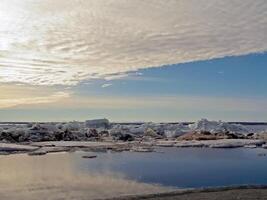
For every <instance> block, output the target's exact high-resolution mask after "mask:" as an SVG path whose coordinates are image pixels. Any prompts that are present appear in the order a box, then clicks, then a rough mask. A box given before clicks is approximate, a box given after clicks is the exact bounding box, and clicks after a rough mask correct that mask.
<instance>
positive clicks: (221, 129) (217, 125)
mask: <svg viewBox="0 0 267 200" xmlns="http://www.w3.org/2000/svg"><path fill="white" fill-rule="evenodd" d="M189 128H190V129H191V130H192V131H199V132H210V133H212V134H215V133H236V134H247V133H249V132H250V130H249V129H248V128H247V127H246V126H243V125H240V124H229V123H227V122H222V121H208V120H207V119H201V120H199V121H197V122H196V123H194V124H191V125H189Z"/></svg>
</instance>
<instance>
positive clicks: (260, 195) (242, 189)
mask: <svg viewBox="0 0 267 200" xmlns="http://www.w3.org/2000/svg"><path fill="white" fill-rule="evenodd" d="M227 192H230V193H234V194H233V195H232V197H230V198H227V197H225V193H227ZM212 193H216V194H217V195H218V196H217V197H216V200H219V199H221V200H228V199H229V200H230V199H231V200H233V199H242V198H234V195H235V196H236V197H238V194H239V195H240V194H242V193H245V195H251V196H252V198H253V199H258V200H261V199H262V200H263V199H266V195H267V185H239V186H222V187H207V188H193V189H177V190H175V191H173V192H166V193H154V194H146V195H126V196H120V197H113V198H107V199H98V200H139V199H151V200H165V199H168V200H169V199H177V200H188V199H189V198H190V197H189V196H192V197H191V198H196V199H197V198H198V196H199V195H201V194H204V195H205V196H206V195H208V196H210V197H207V198H205V200H206V199H207V200H212V199H213V197H212ZM253 196H255V197H256V198H254V197H253ZM247 199H249V198H247Z"/></svg>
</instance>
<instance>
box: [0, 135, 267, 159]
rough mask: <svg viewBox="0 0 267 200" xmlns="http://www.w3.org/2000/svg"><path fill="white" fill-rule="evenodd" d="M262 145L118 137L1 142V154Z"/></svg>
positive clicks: (237, 141) (255, 144)
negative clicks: (120, 138)
mask: <svg viewBox="0 0 267 200" xmlns="http://www.w3.org/2000/svg"><path fill="white" fill-rule="evenodd" d="M159 147H161V148H167V147H173V148H215V149H216V148H220V149H229V148H246V149H253V148H261V149H266V148H267V145H266V142H265V141H264V140H255V139H220V140H200V141H198V140H191V141H187V140H181V141H177V140H154V141H144V142H140V141H139V142H137V141H133V142H115V141H109V142H108V141H106V142H105V141H48V142H31V143H1V142H0V155H11V154H21V153H22V154H28V155H31V156H41V155H46V154H48V153H58V152H75V151H84V152H104V153H106V152H108V151H110V152H124V151H130V152H139V153H149V152H157V151H156V148H159ZM265 155H266V154H264V156H265Z"/></svg>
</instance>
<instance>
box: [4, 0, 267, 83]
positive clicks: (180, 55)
mask: <svg viewBox="0 0 267 200" xmlns="http://www.w3.org/2000/svg"><path fill="white" fill-rule="evenodd" d="M0 24H1V26H0V82H2V83H8V82H21V83H27V84H31V85H57V84H60V85H75V84H77V83H79V82H80V81H83V80H87V79H95V78H101V79H102V78H103V79H106V80H109V79H112V78H114V77H120V74H123V75H125V74H127V73H128V72H131V71H136V70H139V69H144V68H148V67H157V66H162V65H167V64H176V63H184V62H190V61H198V60H207V59H212V58H219V57H225V56H235V55H244V54H249V53H255V52H263V51H266V50H267V2H266V1H265V0H255V1H251V0H224V1H221V0H180V1H176V0H158V1H153V0H145V1H143V0H135V1H132V0H97V1H96V0H57V1H54V0H43V1H32V0H25V1H21V0H2V1H1V2H0Z"/></svg>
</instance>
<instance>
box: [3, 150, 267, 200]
mask: <svg viewBox="0 0 267 200" xmlns="http://www.w3.org/2000/svg"><path fill="white" fill-rule="evenodd" d="M159 151H160V152H162V151H164V153H156V152H154V153H134V152H122V153H97V155H98V156H97V158H95V159H84V158H82V156H83V155H87V154H88V153H86V152H76V153H60V154H48V155H45V156H36V157H30V156H27V155H11V156H1V157H0V199H1V200H2V199H10V200H25V199H27V200H33V199H38V200H43V199H49V200H55V199H67V200H70V199H79V200H80V199H81V200H82V199H94V198H105V197H112V196H119V195H126V194H144V193H155V192H165V191H170V190H172V189H173V188H192V187H194V188H197V187H207V186H225V185H240V184H267V174H266V168H267V157H266V156H259V154H261V155H264V154H266V153H267V150H266V149H245V148H239V149H209V148H180V149H178V148H160V149H159ZM160 185H161V186H160Z"/></svg>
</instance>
